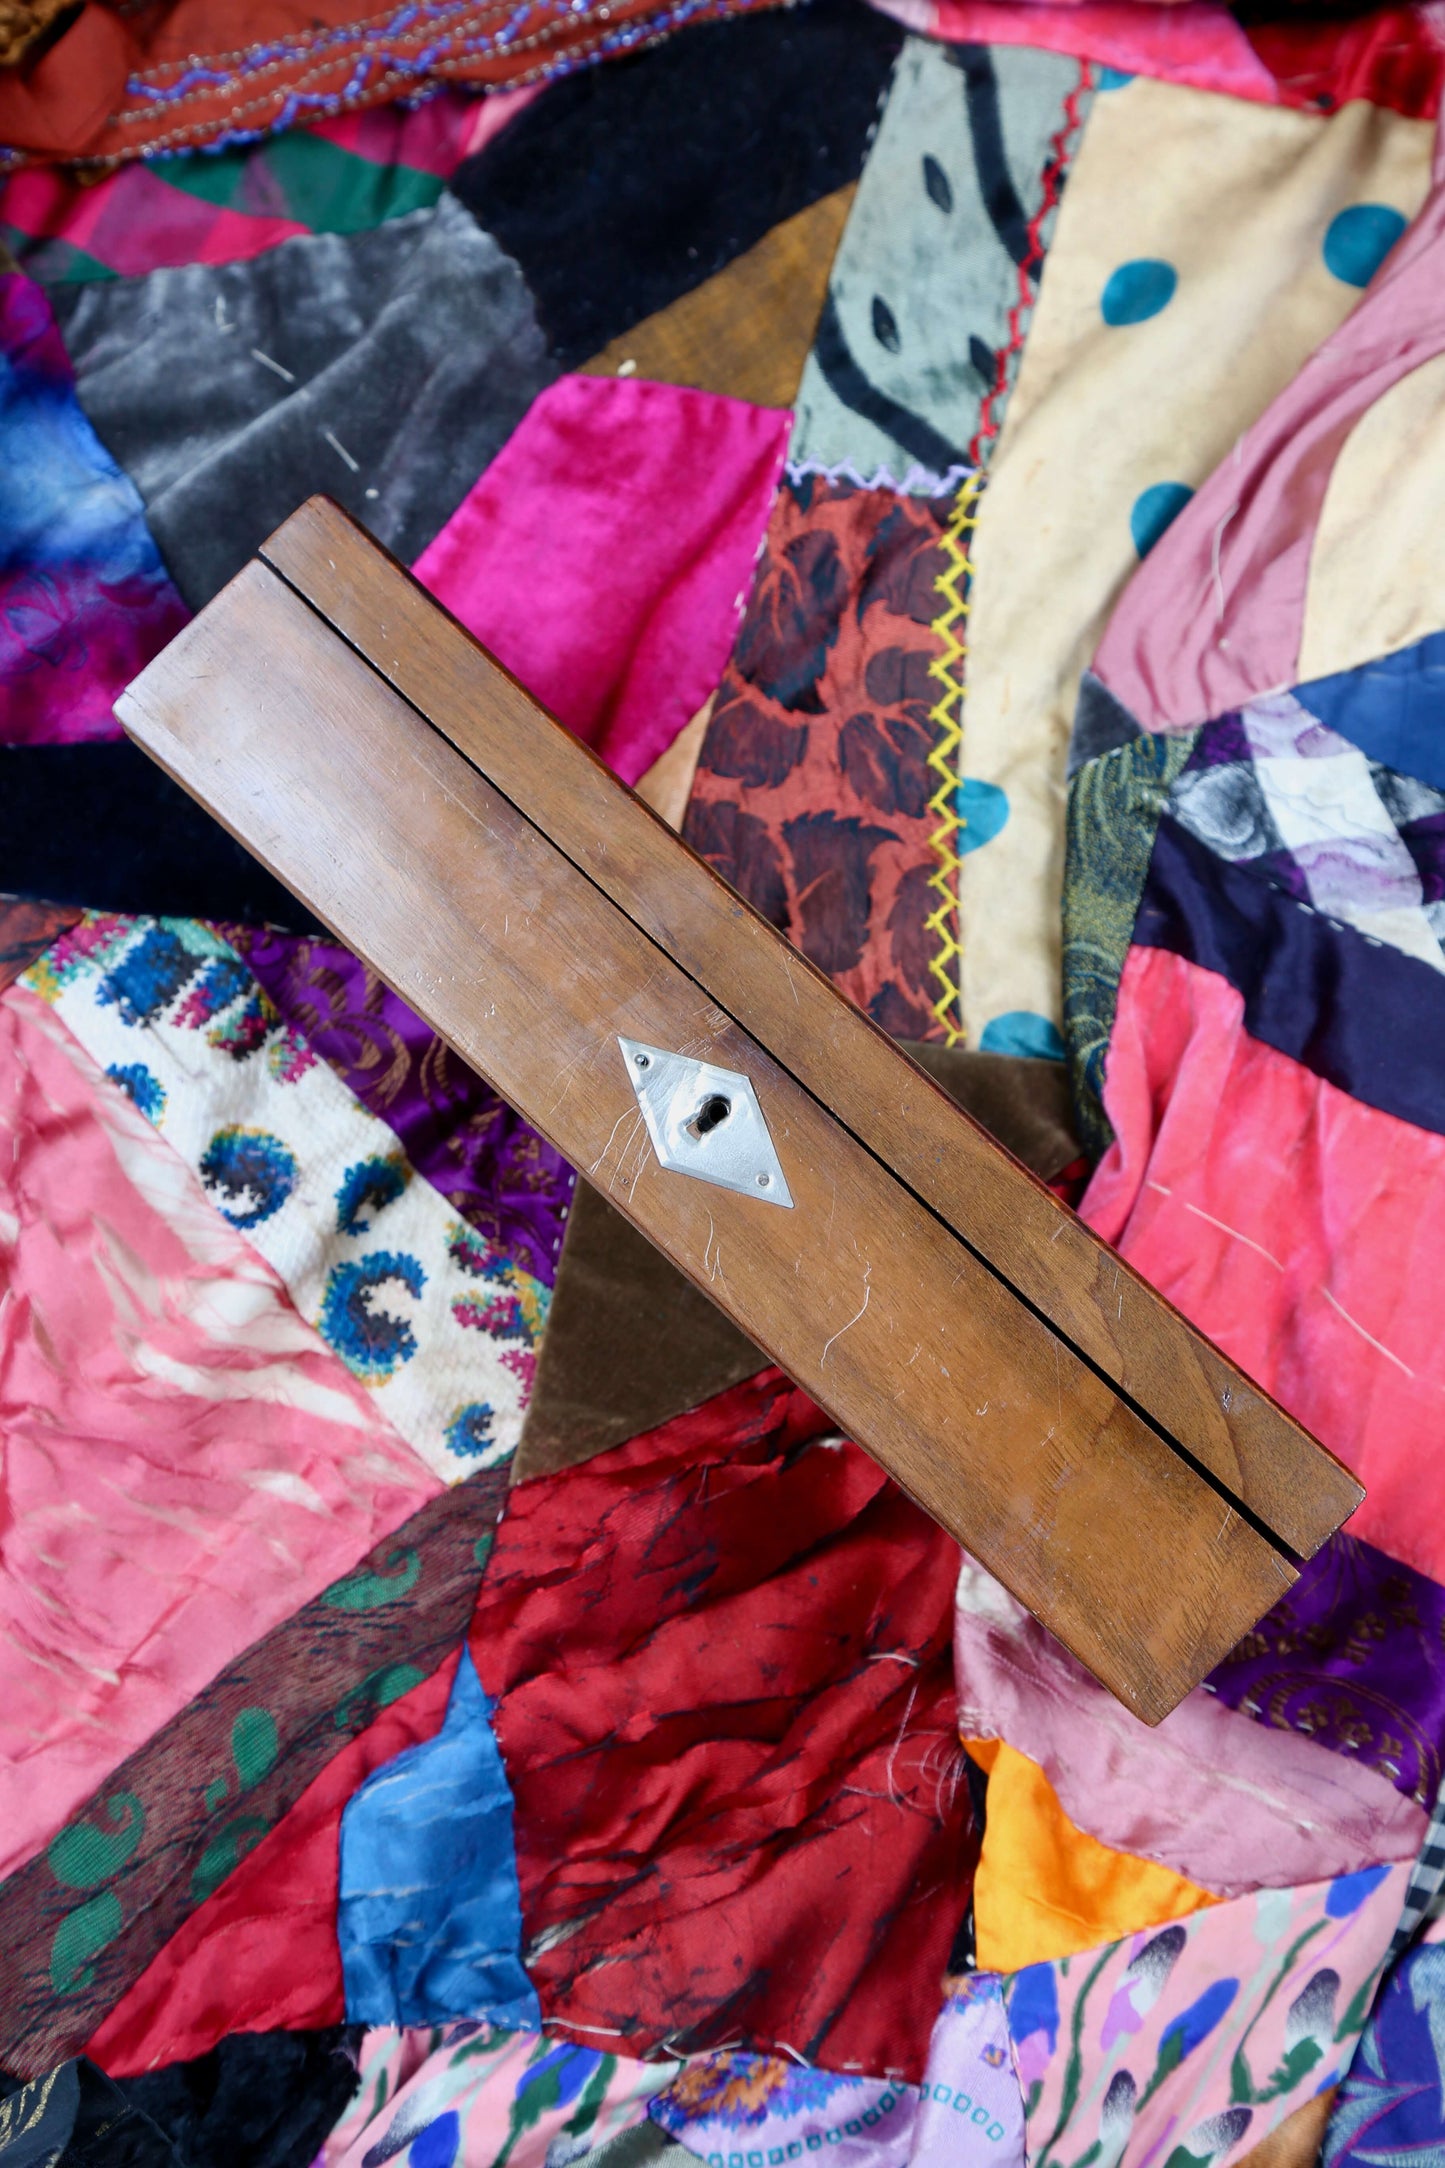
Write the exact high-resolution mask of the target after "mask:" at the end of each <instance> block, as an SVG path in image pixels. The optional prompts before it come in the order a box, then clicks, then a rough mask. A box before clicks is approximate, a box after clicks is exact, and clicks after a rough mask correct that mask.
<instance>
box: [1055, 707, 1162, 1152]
mask: <svg viewBox="0 0 1445 2168" xmlns="http://www.w3.org/2000/svg"><path fill="white" fill-rule="evenodd" d="M1193 744H1194V741H1193V739H1192V738H1191V737H1177V738H1134V739H1132V740H1131V741H1130V742H1129V743H1128V744H1127V745H1122V746H1119V747H1117V748H1116V749H1115V750H1114V751H1113V752H1110V753H1106V754H1104V755H1103V756H1102V757H1101V758H1100V759H1098V760H1092V761H1090V762H1089V763H1088V764H1087V765H1086V766H1085V767H1083V768H1081V769H1080V770H1079V772H1078V773H1077V775H1075V777H1074V779H1073V781H1072V783H1071V784H1070V786H1069V806H1068V818H1067V826H1066V840H1065V859H1064V900H1063V925H1064V950H1063V983H1064V1042H1065V1045H1066V1046H1067V1048H1068V1058H1069V1078H1070V1082H1071V1083H1072V1085H1073V1093H1074V1118H1075V1122H1076V1124H1077V1127H1078V1133H1079V1136H1080V1138H1081V1140H1082V1141H1083V1143H1084V1145H1085V1147H1086V1149H1087V1150H1088V1152H1089V1155H1090V1157H1091V1158H1093V1159H1101V1158H1102V1157H1103V1155H1104V1153H1105V1152H1106V1151H1107V1150H1108V1148H1109V1146H1110V1144H1111V1143H1112V1142H1113V1138H1114V1132H1113V1130H1112V1128H1111V1127H1110V1124H1109V1117H1108V1115H1107V1114H1106V1113H1105V1112H1104V1075H1105V1066H1106V1062H1107V1059H1108V1047H1109V1034H1110V1033H1111V1031H1112V1030H1113V1028H1114V1011H1115V1006H1116V1003H1117V1001H1118V995H1119V974H1120V972H1121V971H1122V970H1123V968H1124V958H1125V956H1126V955H1127V954H1128V950H1129V943H1130V941H1131V940H1132V938H1133V934H1134V921H1135V918H1136V917H1137V915H1138V910H1139V898H1140V897H1141V895H1142V894H1143V892H1144V881H1145V877H1146V875H1147V874H1148V871H1149V854H1150V852H1151V851H1152V849H1153V847H1154V831H1155V829H1156V828H1157V827H1158V825H1159V820H1160V816H1161V815H1162V813H1163V812H1164V809H1165V806H1166V805H1167V804H1168V801H1169V790H1170V786H1171V785H1172V783H1173V781H1174V778H1175V777H1176V776H1177V775H1178V773H1179V771H1180V769H1181V768H1182V767H1183V766H1184V764H1185V762H1186V761H1187V760H1188V758H1189V755H1190V753H1191V751H1192V750H1193Z"/></svg>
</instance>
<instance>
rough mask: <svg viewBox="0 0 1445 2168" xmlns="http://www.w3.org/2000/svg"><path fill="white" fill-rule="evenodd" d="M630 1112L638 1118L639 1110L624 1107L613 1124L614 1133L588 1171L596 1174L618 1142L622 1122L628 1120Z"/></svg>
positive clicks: (634, 1117)
mask: <svg viewBox="0 0 1445 2168" xmlns="http://www.w3.org/2000/svg"><path fill="white" fill-rule="evenodd" d="M629 1114H631V1115H632V1117H633V1119H634V1120H636V1119H637V1118H638V1116H637V1110H636V1108H635V1107H624V1108H623V1110H622V1112H621V1113H620V1114H619V1115H618V1117H617V1119H616V1121H615V1122H614V1123H613V1124H612V1135H611V1136H610V1137H609V1138H608V1139H607V1142H606V1143H605V1144H604V1145H603V1147H602V1149H601V1151H600V1152H599V1153H598V1154H597V1157H596V1158H595V1159H594V1160H593V1162H592V1164H591V1166H590V1167H589V1168H588V1169H587V1172H588V1173H589V1174H595V1173H596V1172H597V1169H598V1168H599V1167H600V1166H601V1164H602V1162H603V1160H604V1159H605V1158H606V1157H607V1154H608V1153H609V1152H610V1151H611V1149H612V1147H613V1145H614V1144H615V1143H616V1141H617V1132H618V1130H619V1129H620V1128H621V1127H622V1124H623V1123H624V1122H625V1121H626V1119H627V1117H628V1115H629ZM630 1141H631V1140H630V1139H629V1142H630ZM623 1149H624V1151H625V1150H626V1146H625V1145H624V1147H623Z"/></svg>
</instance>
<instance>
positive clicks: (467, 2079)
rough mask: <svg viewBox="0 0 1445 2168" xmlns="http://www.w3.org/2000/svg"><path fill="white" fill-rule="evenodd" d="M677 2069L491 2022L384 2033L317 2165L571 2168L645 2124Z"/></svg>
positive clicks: (364, 2060) (365, 2044)
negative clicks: (647, 2112) (618, 2136)
mask: <svg viewBox="0 0 1445 2168" xmlns="http://www.w3.org/2000/svg"><path fill="white" fill-rule="evenodd" d="M676 2069H677V2065H676V2063H675V2062H655V2063H640V2062H629V2061H628V2060H626V2059H625V2058H624V2057H622V2056H618V2055H603V2054H600V2053H599V2052H598V2050H597V2049H596V2048H589V2047H576V2046H574V2045H573V2044H572V2043H571V2042H570V2041H567V2040H549V2039H548V2038H547V2037H546V2035H545V2034H544V2033H535V2032H510V2033H509V2032H498V2031H497V2030H496V2028H495V2027H493V2026H491V2025H486V2024H475V2023H467V2024H464V2025H451V2026H448V2027H446V2028H445V2029H444V2030H439V2031H412V2032H396V2031H393V2030H392V2029H391V2028H390V2027H386V2028H378V2029H377V2030H376V2031H374V2032H369V2033H368V2034H367V2035H366V2037H365V2039H364V2040H363V2041H362V2044H361V2090H360V2092H359V2093H358V2094H357V2096H356V2099H355V2101H354V2102H353V2103H352V2105H351V2107H350V2108H348V2110H347V2111H346V2113H345V2115H343V2116H342V2118H341V2121H340V2122H339V2123H338V2124H337V2126H336V2128H335V2129H334V2130H333V2131H332V2133H331V2136H330V2137H329V2138H328V2139H327V2141H326V2144H325V2145H324V2147H323V2148H322V2150H321V2154H320V2158H319V2160H318V2162H317V2168H378V2164H379V2163H381V2162H383V2161H390V2160H397V2161H400V2160H401V2159H402V2158H403V2157H405V2159H406V2160H407V2161H408V2162H409V2163H410V2164H411V2168H453V2164H454V2163H455V2164H456V2168H460V2164H461V2163H463V2162H465V2163H466V2168H544V2163H546V2164H550V2168H565V2163H566V2162H567V2161H569V2160H572V2159H574V2158H575V2157H577V2156H578V2155H580V2154H583V2153H585V2152H587V2151H588V2150H589V2149H590V2148H591V2147H593V2146H597V2145H601V2144H602V2143H603V2142H604V2140H606V2139H607V2138H610V2137H612V2136H614V2135H615V2133H616V2132H617V2131H619V2130H625V2129H626V2128H627V2127H628V2126H629V2125H630V2124H632V2123H636V2122H637V2121H639V2119H640V2118H641V2116H642V2115H643V2113H644V2111H645V2109H646V2106H647V2102H648V2101H649V2100H650V2099H651V2097H652V2095H653V2094H654V2093H655V2092H657V2091H658V2090H659V2089H660V2088H661V2087H662V2086H664V2085H666V2083H667V2082H668V2080H669V2078H671V2077H672V2076H673V2074H674V2072H675V2071H676ZM408 2148H409V2149H410V2150H408Z"/></svg>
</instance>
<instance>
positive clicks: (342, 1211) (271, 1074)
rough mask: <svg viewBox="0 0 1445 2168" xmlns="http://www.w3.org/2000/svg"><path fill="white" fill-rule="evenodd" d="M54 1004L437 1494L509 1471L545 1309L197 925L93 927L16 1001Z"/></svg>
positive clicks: (68, 940)
mask: <svg viewBox="0 0 1445 2168" xmlns="http://www.w3.org/2000/svg"><path fill="white" fill-rule="evenodd" d="M21 983H22V984H23V985H25V986H27V987H29V988H30V989H31V990H32V991H34V992H36V993H39V994H40V995H42V996H43V997H44V998H45V999H46V1000H47V1001H49V1002H50V1003H51V1004H52V1005H53V1007H54V1008H55V1010H56V1011H57V1013H58V1014H59V1016H60V1017H61V1018H62V1019H63V1021H64V1022H65V1023H66V1025H67V1026H68V1027H69V1028H70V1029H71V1030H72V1031H73V1032H74V1033H75V1036H76V1037H77V1038H78V1039H79V1040H80V1042H81V1044H82V1045H83V1046H84V1047H85V1048H86V1049H87V1051H88V1052H89V1053H90V1054H91V1055H92V1056H93V1057H94V1059H95V1060H96V1061H98V1062H99V1063H101V1064H102V1066H103V1067H104V1068H105V1070H106V1073H107V1075H108V1076H110V1077H111V1078H112V1079H113V1081H114V1082H115V1083H117V1084H119V1085H120V1086H121V1088H122V1089H123V1090H124V1091H125V1092H126V1093H128V1095H129V1096H130V1098H131V1099H132V1100H133V1101H134V1103H135V1104H136V1106H137V1107H139V1109H140V1111H141V1112H142V1113H143V1114H144V1115H146V1116H147V1117H148V1119H149V1120H150V1121H152V1122H153V1123H154V1124H155V1126H156V1127H157V1128H158V1129H159V1130H160V1132H161V1134H162V1135H163V1136H164V1137H165V1138H166V1139H167V1140H168V1141H169V1142H170V1143H171V1144H173V1145H174V1146H175V1148H176V1150H177V1152H178V1153H179V1154H180V1156H181V1158H182V1159H183V1161H184V1162H185V1164H186V1165H187V1166H188V1167H190V1168H192V1169H193V1170H194V1171H195V1172H196V1173H197V1174H198V1175H199V1176H200V1179H201V1182H202V1184H203V1186H204V1188H205V1191H206V1194H207V1195H208V1196H209V1197H210V1199H211V1201H212V1203H213V1204H214V1205H215V1206H216V1209H217V1210H218V1211H219V1212H220V1213H221V1215H222V1217H223V1218H224V1219H226V1220H227V1221H228V1222H229V1223H230V1225H231V1226H232V1227H234V1228H237V1229H238V1230H239V1231H240V1232H241V1233H242V1234H244V1235H245V1236H246V1237H247V1239H248V1241H250V1242H252V1243H254V1245H255V1247H256V1248H257V1249H258V1250H259V1251H260V1252H261V1254H262V1255H263V1256H264V1257H265V1258H266V1259H267V1260H268V1262H269V1263H271V1264H272V1265H273V1266H274V1267H275V1269H276V1270H277V1271H278V1272H279V1273H280V1275H281V1277H282V1279H283V1280H284V1281H285V1283H286V1287H287V1290H288V1292H289V1294H290V1296H291V1299H292V1301H293V1302H294V1303H295V1304H296V1307H297V1308H298V1310H300V1312H301V1313H302V1315H303V1316H304V1317H306V1318H307V1319H308V1320H310V1321H311V1322H312V1323H314V1324H315V1325H316V1327H317V1329H318V1330H319V1332H320V1334H321V1337H322V1338H323V1340H325V1341H326V1343H327V1345H328V1346H330V1347H331V1348H333V1349H334V1350H335V1352H336V1353H337V1354H338V1355H339V1356H340V1357H341V1359H342V1361H343V1362H344V1363H345V1364H346V1367H347V1368H348V1370H350V1372H351V1373H352V1375H353V1376H354V1377H355V1378H357V1379H358V1380H359V1381H360V1382H361V1383H362V1384H363V1385H365V1386H366V1387H367V1388H368V1390H369V1391H370V1392H371V1393H372V1394H373V1395H374V1397H375V1401H376V1405H377V1407H378V1409H379V1410H380V1411H381V1412H382V1413H383V1414H384V1415H385V1416H386V1417H387V1418H388V1419H389V1420H390V1421H391V1422H392V1423H393V1424H394V1425H395V1427H396V1429H397V1430H398V1431H399V1432H400V1433H401V1435H402V1436H403V1437H404V1438H405V1439H406V1440H407V1442H408V1443H409V1444H410V1445H411V1446H412V1448H413V1449H414V1451H415V1452H416V1453H417V1454H418V1455H419V1456H420V1458H421V1460H422V1461H423V1462H424V1463H425V1465H426V1466H427V1467H428V1468H429V1469H431V1470H432V1472H433V1473H434V1474H436V1475H439V1476H441V1477H442V1478H443V1479H444V1480H446V1481H448V1482H455V1481H457V1480H458V1479H459V1478H460V1477H462V1476H464V1475H466V1474H467V1473H468V1472H469V1471H470V1470H471V1469H473V1468H476V1467H478V1466H493V1465H495V1464H496V1463H498V1462H499V1461H502V1460H504V1459H506V1458H507V1457H508V1455H510V1454H511V1453H512V1452H513V1451H514V1450H515V1447H516V1443H517V1439H518V1437H519V1435H520V1432H521V1421H522V1413H523V1410H524V1408H525V1406H526V1402H527V1396H528V1393H529V1390H530V1386H531V1378H532V1371H533V1368H534V1364H535V1357H534V1355H533V1343H534V1341H535V1339H536V1336H537V1334H538V1331H539V1330H540V1327H541V1324H542V1319H543V1315H544V1311H545V1305H546V1290H545V1288H543V1287H542V1285H541V1283H540V1282H539V1281H537V1280H535V1279H533V1278H532V1277H531V1275H530V1274H528V1273H525V1272H522V1271H520V1270H519V1269H518V1267H517V1266H516V1264H515V1263H514V1262H513V1260H512V1259H511V1258H510V1257H509V1256H508V1255H507V1254H506V1252H505V1251H502V1250H499V1249H496V1248H494V1247H493V1245H492V1244H490V1243H489V1242H487V1241H486V1240H485V1238H484V1237H482V1236H480V1235H477V1234H475V1233H474V1232H473V1231H472V1230H471V1229H470V1228H469V1227H467V1226H466V1225H465V1224H464V1223H463V1222H461V1221H460V1220H457V1219H456V1218H455V1217H454V1216H453V1215H452V1214H451V1213H450V1212H449V1211H448V1209H447V1206H446V1204H445V1201H444V1200H443V1199H442V1198H441V1197H440V1196H438V1194H437V1192H436V1191H435V1190H434V1189H433V1188H432V1186H431V1184H430V1183H429V1182H427V1181H425V1180H424V1179H422V1178H421V1177H420V1176H419V1175H417V1174H416V1173H415V1171H414V1170H413V1168H412V1167H411V1165H410V1163H409V1162H408V1160H407V1159H406V1157H405V1156H404V1154H403V1153H402V1151H401V1149H400V1147H399V1146H398V1144H397V1141H396V1139H395V1137H394V1136H393V1134H392V1133H391V1131H390V1130H389V1129H388V1128H387V1127H386V1125H385V1124H384V1123H382V1122H380V1121H377V1120H376V1119H375V1117H374V1116H372V1115H370V1114H368V1113H367V1112H366V1110H365V1109H364V1108H363V1107H362V1106H361V1105H360V1104H359V1103H358V1102H357V1100H356V1099H355V1098H353V1096H352V1094H351V1093H350V1092H349V1091H347V1089H346V1087H345V1085H344V1084H342V1083H341V1081H340V1079H339V1078H337V1077H336V1076H334V1075H333V1074H332V1072H331V1070H330V1069H329V1068H328V1067H327V1066H326V1064H325V1063H323V1062H319V1061H318V1060H317V1058H316V1055H315V1053H314V1052H313V1050H312V1048H311V1047H310V1045H309V1044H308V1043H307V1041H306V1040H305V1039H304V1038H303V1037H302V1035H301V1033H300V1032H298V1031H296V1030H295V1029H294V1027H292V1026H290V1025H288V1024H284V1023H283V1022H282V1021H281V1019H280V1017H279V1016H278V1014H277V1012H276V1010H275V1008H274V1007H273V1006H272V1004H271V1002H270V1001H269V1000H268V998H267V997H266V995H265V994H264V993H263V992H262V990H261V988H260V987H259V986H258V984H257V982H256V980H255V979H254V978H253V977H252V975H251V973H250V971H248V969H247V968H246V966H245V964H244V963H243V962H242V960H241V958H240V957H239V956H238V955H237V954H236V952H235V950H234V949H232V948H231V947H229V946H228V944H227V943H226V942H224V941H223V940H221V939H220V937H219V936H218V935H217V934H215V933H213V932H212V931H211V930H210V929H209V928H208V927H206V926H204V925H203V924H202V923H201V922H200V921H199V920H196V919H143V918H142V919H135V918H121V917H110V916H102V915H99V914H94V913H92V914H90V915H88V916H87V917H86V918H85V919H84V920H83V921H81V923H80V924H79V925H77V926H76V927H74V928H73V929H72V930H71V931H70V932H69V933H66V934H64V935H62V936H61V938H60V940H59V941H57V942H56V943H55V945H54V947H53V948H51V949H50V950H49V951H48V952H47V954H46V955H45V956H44V957H42V958H41V959H40V961H39V962H38V963H37V964H35V965H33V966H32V968H31V969H30V971H29V972H27V973H26V975H25V977H24V979H23V980H22V982H21Z"/></svg>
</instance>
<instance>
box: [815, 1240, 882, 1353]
mask: <svg viewBox="0 0 1445 2168" xmlns="http://www.w3.org/2000/svg"><path fill="white" fill-rule="evenodd" d="M872 1278H873V1267H872V1265H871V1264H870V1265H868V1266H866V1267H865V1268H864V1272H863V1302H862V1306H861V1307H860V1309H859V1311H858V1314H857V1316H856V1317H850V1318H849V1320H848V1322H847V1324H846V1325H840V1326H839V1327H838V1330H837V1331H836V1332H835V1333H830V1334H829V1336H828V1338H827V1339H826V1340H825V1341H824V1342H823V1352H822V1354H821V1355H820V1356H819V1357H818V1368H819V1369H820V1370H821V1369H822V1367H823V1365H824V1363H825V1362H826V1361H827V1360H828V1350H829V1348H830V1347H832V1345H833V1343H834V1341H835V1340H841V1339H842V1337H843V1335H844V1333H845V1332H851V1331H852V1330H853V1327H854V1326H855V1325H856V1324H857V1322H858V1318H860V1317H861V1316H862V1315H863V1311H864V1310H866V1309H867V1307H868V1303H869V1299H870V1297H871V1296H872V1293H873V1289H872V1287H871V1286H870V1285H869V1282H870V1281H871V1279H872Z"/></svg>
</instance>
